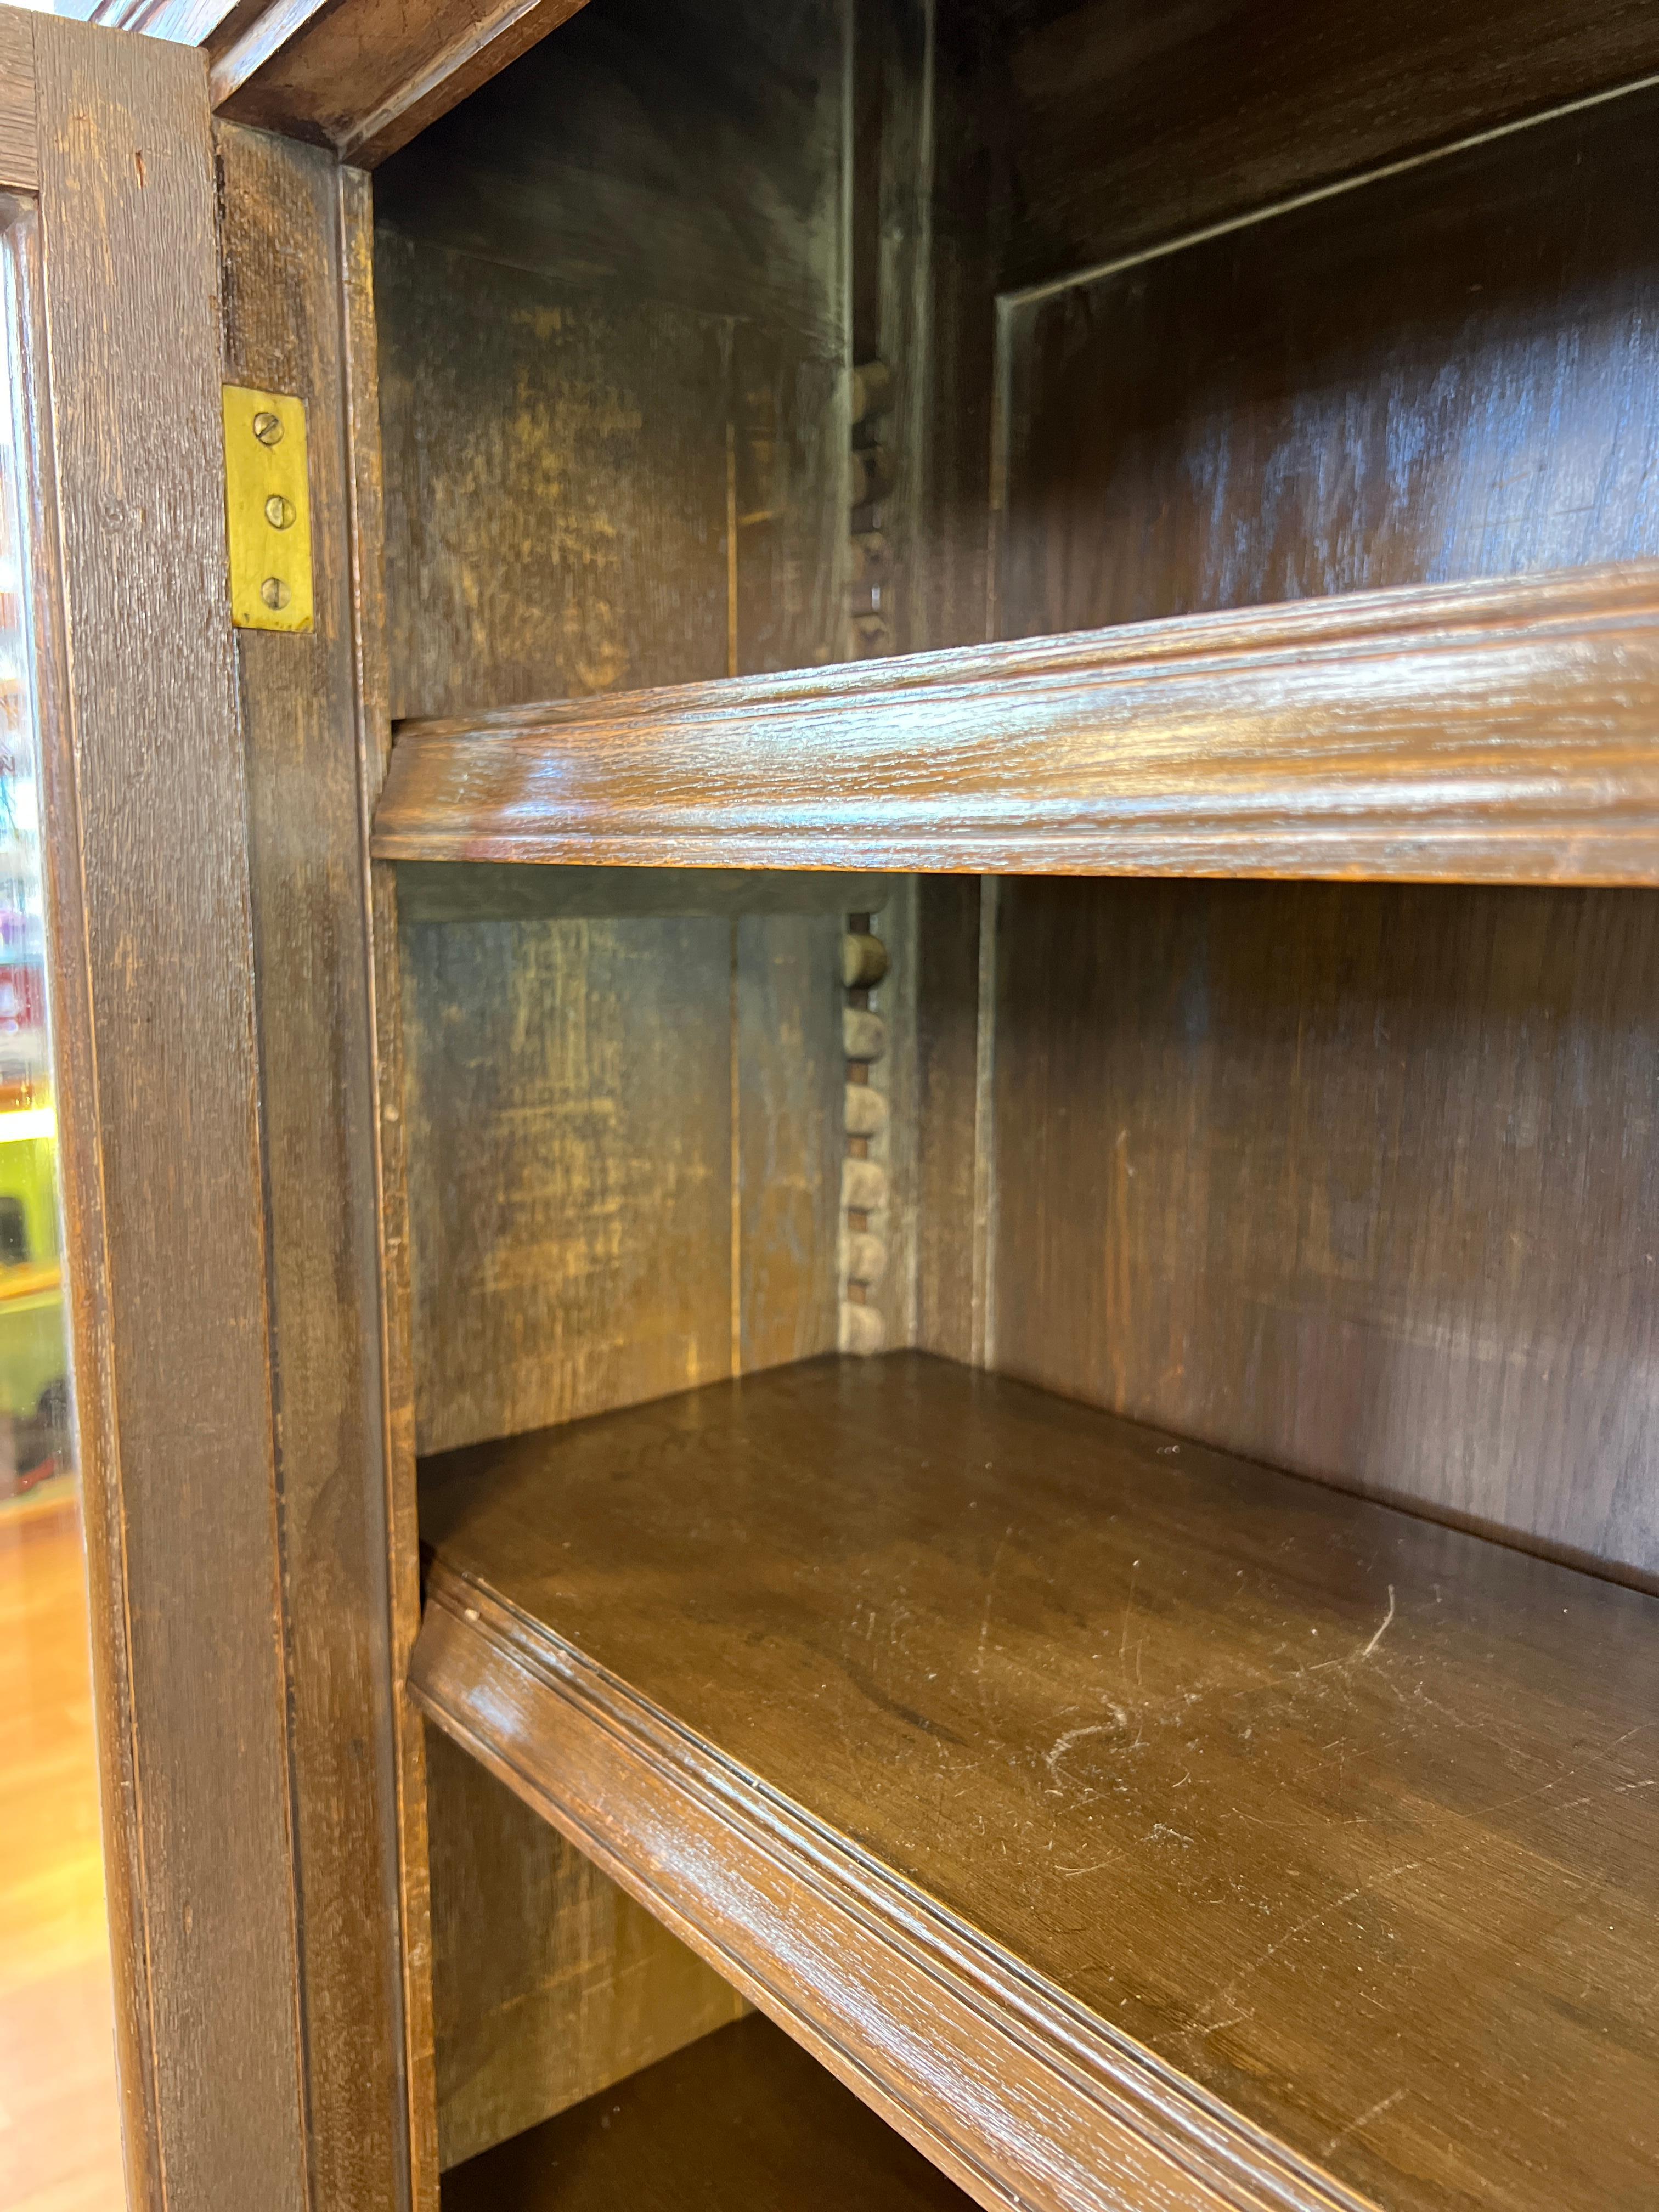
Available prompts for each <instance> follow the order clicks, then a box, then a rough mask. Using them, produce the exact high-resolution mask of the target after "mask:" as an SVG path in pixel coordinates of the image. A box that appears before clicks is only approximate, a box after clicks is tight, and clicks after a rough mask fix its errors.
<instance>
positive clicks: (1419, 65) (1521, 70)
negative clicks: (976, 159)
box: [995, 0, 1659, 285]
mask: <svg viewBox="0 0 1659 2212" xmlns="http://www.w3.org/2000/svg"><path fill="white" fill-rule="evenodd" d="M997 15H998V19H999V30H1000V38H1001V41H1002V43H1001V46H1000V50H999V51H998V52H997V54H996V58H995V81H996V82H997V85H998V87H999V88H1000V94H1001V98H1002V103H1003V106H1004V110H1005V113H1006V124H1005V128H1006V134H1007V139H1008V143H1009V149H1010V155H1009V161H1010V169H1011V172H1012V174H1011V179H1010V185H1009V196H1010V199H1011V202H1012V217H1011V221H1010V227H1009V240H1008V246H1007V249H1006V256H1005V258H1004V262H1003V267H1002V274H1001V281H1002V283H1004V284H1005V285H1017V284H1021V283H1032V282H1037V281H1042V280H1044V279H1047V278H1051V277H1054V276H1064V275H1066V274H1068V273H1069V272H1071V271H1073V270H1078V269H1080V268H1086V267H1087V266H1088V265H1089V264H1091V263H1099V262H1103V261H1108V260H1111V259H1113V258H1115V257H1117V256H1118V255H1120V254H1122V253H1126V252H1131V251H1133V249H1134V248H1136V247H1138V246H1145V245H1147V244H1150V243H1152V242H1153V241H1156V240H1164V239H1169V238H1176V237H1180V236H1182V234H1185V233H1188V232H1189V231H1192V230H1195V229H1197V228H1200V227H1201V226H1202V225H1205V224H1207V223H1212V222H1219V221H1225V220H1226V219H1227V218H1229V217H1231V216H1237V215H1238V214H1239V213H1241V212H1243V210H1248V209H1250V208H1253V207H1260V206H1261V205H1263V204H1267V203H1269V202H1272V201H1275V200H1279V199H1282V198H1285V197H1289V196H1291V195H1292V194H1294V193H1297V192H1299V191H1309V190H1311V189H1315V188H1317V187H1319V186H1322V185H1328V184H1330V183H1332V182H1334V181H1335V180H1338V179H1342V178H1344V177H1349V176H1352V175H1353V174H1355V173H1358V172H1363V171H1365V170H1367V169H1370V168H1374V167H1378V166H1381V165H1382V164H1384V163H1386V162H1389V161H1397V160H1401V159H1402V158H1407V157H1410V156H1412V155H1419V154H1422V153H1424V152H1425V151H1427V150H1429V149H1433V148H1435V147H1441V146H1444V145H1447V144H1448V143H1452V142H1454V141H1455V140H1457V139H1459V138H1462V137H1466V136H1468V135H1470V134H1473V133H1476V132H1479V131H1490V130H1492V129H1495V128H1497V127H1498V126H1501V125H1504V124H1506V123H1510V122H1512V121H1514V120H1516V118H1521V117H1525V116H1528V115H1534V114H1537V113H1539V112H1541V111H1543V110H1545V109H1547V108H1549V107H1551V106H1557V105H1559V104H1562V103H1565V102H1567V101H1571V100H1579V99H1583V98H1584V97H1586V96H1588V95H1589V94H1595V93H1598V92H1601V91H1604V90H1606V89H1607V88H1611V87H1614V86H1617V85H1620V84H1624V83H1628V82H1632V81H1633V80H1635V79H1637V78H1639V77H1642V76H1647V75H1650V73H1651V72H1653V71H1654V70H1656V69H1659V28H1656V25H1655V23H1654V21H1653V19H1652V18H1651V16H1650V15H1648V13H1647V12H1646V11H1645V10H1644V9H1638V8H1630V7H1626V6H1625V5H1623V4H1622V0H1593V4H1591V5H1590V6H1588V7H1584V8H1578V9H1564V8H1562V7H1561V6H1559V4H1558V0H1465V4H1464V5H1462V6H1460V7H1456V8H1443V7H1437V6H1435V5H1434V4H1433V0H1384V4H1382V5H1379V6H1376V7H1371V8H1367V9H1363V10H1361V9H1354V10H1349V11H1345V12H1344V13H1343V14H1342V15H1340V16H1333V15H1331V14H1330V13H1329V11H1328V10H1327V9H1323V8H1322V7H1320V6H1319V5H1318V4H1317V0H1289V4H1285V0H1212V4H1206V6H1204V7H1201V8H1195V9H1180V10H1172V9H1167V8H1160V7H1159V6H1158V0H1130V4H1127V5H1125V4H1121V0H1012V5H1009V6H1006V7H1004V8H1001V9H998V10H997Z"/></svg>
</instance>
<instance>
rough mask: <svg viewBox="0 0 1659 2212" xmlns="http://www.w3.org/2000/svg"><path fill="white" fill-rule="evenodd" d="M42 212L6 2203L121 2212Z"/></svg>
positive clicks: (8, 1562)
mask: <svg viewBox="0 0 1659 2212" xmlns="http://www.w3.org/2000/svg"><path fill="white" fill-rule="evenodd" d="M8 218H10V220H8ZM28 221H29V216H28V212H27V210H17V209H15V207H14V206H12V205H11V204H8V203H4V202H0V279H3V286H4V302H3V304H4V311H5V313H4V324H3V327H0V337H3V339H4V341H5V350H6V357H7V371H8V373H7V374H6V376H5V378H4V380H3V388H0V2212H120V2208H121V2206H122V2204H123V2202H124V2190H123V2184H122V2172H121V2145H120V2131H119V2120H118V2111H119V2106H118V2097H117V2091H116V2079H115V2054H114V2034H113V2030H114V2015H113V2010H112V2002H111V1984H110V1954H109V1936H108V1923H107V1921H106V1914H105V1905H104V1865H103V1856H102V1850H101V1841H100V1816H99V1796H98V1764H97V1756H96V1752H95V1747H94V1734H93V1705H92V1687H91V1680H90V1666H89V1661H90V1653H89V1648H88V1633H87V1627H88V1623H87V1577H86V1562H85V1558H84V1555H83V1552H82V1538H81V1516H80V1500H79V1495H78V1490H77V1486H76V1476H75V1471H74V1468H73V1466H72V1463H71V1462H72V1456H73V1442H72V1433H71V1430H70V1387H69V1376H70V1363H69V1355H68V1348H67V1344H66V1330H65V1319H66V1309H65V1301H64V1274H63V1263H64V1249H63V1236H62V1231H61V1228H60V1223H59V1212H58V1134H57V1115H56V1110H55V1108H56V1101H55V1099H54V1097H53V1091H52V1057H51V1052H50V1048H49V1037H48V1030H47V1016H48V999H47V988H46V986H47V974H46V915H45V890H44V882H43V874H44V871H43V866H42V860H43V854H42V830H43V828H44V826H45V825H44V823H43V821H42V810H41V786H40V743H39V727H38V723H37V720H36V714H35V705H34V700H33V668H34V663H33V650H32V642H31V631H32V623H33V620H34V619H35V614H34V611H33V610H32V609H31V605H30V591H29V574H30V572H29V562H28V553H29V544H28V539H27V516H28V506H27V500H26V498H25V497H24V493H25V490H26V489H27V473H28V472H27V465H26V463H27V453H26V449H25V446H24V441H23V436H22V426H23V423H24V422H25V421H26V419H27V417H26V414H25V410H24V407H23V404H22V397H21V395H22V394H23V392H25V391H26V389H27V386H25V385H24V383H23V381H22V371H21V367H20V356H21V328H22V323H21V313H20V289H21V278H22V276H23V274H24V271H25V270H26V268H27V263H26V261H25V259H24V254H25V251H26V248H25V246H24V243H23V242H22V241H23V240H24V236H25V227H26V226H27V222H28Z"/></svg>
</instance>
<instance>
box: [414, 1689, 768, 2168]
mask: <svg viewBox="0 0 1659 2212" xmlns="http://www.w3.org/2000/svg"><path fill="white" fill-rule="evenodd" d="M427 1775H428V1788H429V1790H430V1793H431V1802H432V1805H433V1808H434V1810H435V1812H437V1813H438V1814H439V1815H440V1817H439V1818H438V1819H437V1820H435V1822H434V1825H433V1828H432V1853H433V1865H432V1897H433V1905H434V1924H433V1944H434V1959H433V1972H434V1978H435V1984H436V1990H435V1995H436V2012H437V2020H438V2048H437V2059H438V2123H439V2148H440V2155H441V2161H442V2163H443V2165H444V2166H447V2167H453V2166H455V2165H456V2163H457V2162H458V2161H459V2160H463V2159H468V2158H471V2157H472V2156H474V2155H475V2154H477V2152H479V2151H480V2150H484V2149H488V2148H489V2146H490V2145H491V2144H492V2143H498V2142H505V2141H506V2140H507V2137H509V2136H518V2135H520V2133H521V2132H522V2131H523V2130H525V2129H526V2128H534V2127H535V2126H536V2124H537V2123H538V2122H541V2121H544V2120H545V2119H546V2118H547V2117H548V2115H549V2114H550V2113H551V2112H563V2111H564V2110H565V2109H566V2108H567V2107H568V2106H572V2105H575V2104H578V2103H580V2100H583V2099H584V2098H586V2097H590V2096H592V2094H594V2093H596V2092H598V2091H601V2090H605V2089H608V2088H610V2087H611V2085H612V2084H613V2083H615V2082H618V2081H622V2080H623V2078H624V2077H625V2076H626V2075H630V2074H635V2073H637V2072H638V2070H639V2069H641V2067H644V2066H649V2065H651V2064H653V2063H654V2062H655V2061H656V2060H659V2059H660V2058H663V2057H666V2055H667V2054H668V2053H669V2052H670V2051H677V2050H678V2049H679V2048H680V2047H681V2046H682V2045H684V2044H686V2043H690V2042H691V2041H693V2040H695V2039H696V2038H697V2037H699V2036H702V2035H705V2034H707V2033H708V2032H709V2031H710V2030H711V2029H715V2028H720V2027H725V2026H726V2024H727V2023H728V2022H729V2021H732V2020H735V2019H736V2018H738V2015H740V2014H741V2013H742V2012H743V2010H744V2002H743V1999H742V1998H741V1997H740V1996H738V1993H737V1991H736V1990H732V1989H731V1988H729V1987H728V1986H727V1985H726V1984H725V1983H724V1982H721V1981H720V1980H719V1979H717V1978H716V1977H715V1976H714V1975H713V1974H711V1973H710V1972H708V1968H707V1967H706V1966H704V1965H703V1964H702V1961H701V1960H699V1959H698V1958H696V1956H695V1955H694V1954H692V1953H691V1952H690V1951H688V1950H687V1949H686V1948H685V1947H684V1944H682V1943H680V1942H678V1941H677V1940H676V1939H675V1938H674V1937H673V1936H671V1935H669V1933H668V1932H667V1930H666V1929H664V1928H663V1927H662V1926H661V1925H660V1924H659V1923H658V1922H657V1921H655V1920H653V1918H652V1917H651V1915H650V1914H649V1913H648V1912H647V1911H645V1910H644V1908H643V1907H642V1906H641V1905H636V1904H635V1901H634V1899H632V1898H631V1897H629V1895H628V1894H627V1893H625V1892H624V1891H622V1890H619V1889H618V1888H617V1887H616V1885H615V1884H614V1883H613V1882H611V1881H609V1880H608V1879H607V1878H606V1876H605V1875H603V1874H601V1873H600V1872H599V1869H598V1867H597V1866H595V1865H594V1864H593V1863H592V1860H591V1859H587V1858H584V1857H583V1856H582V1854H581V1853H580V1851H578V1850H574V1849H573V1848H572V1846H571V1845H570V1844H568V1843H567V1842H566V1841H565V1839H564V1838H563V1837H562V1836H561V1835H560V1834H559V1832H558V1831H557V1830H556V1829H554V1828H550V1827H549V1826H547V1824H546V1822H545V1821H544V1820H538V1819H537V1818H536V1816H535V1814H533V1813H532V1812H531V1811H530V1809H529V1808H528V1807H526V1805H524V1804H522V1803H521V1802H520V1801H519V1799H517V1798H516V1797H514V1796H512V1795H511V1793H510V1792H509V1791H507V1790H503V1789H502V1787H501V1784H500V1783H498V1782H496V1781H495V1780H493V1779H492V1778H491V1777H490V1776H489V1775H488V1774H487V1773H486V1772H485V1771H484V1770H483V1767H481V1766H480V1765H478V1763H477V1760H476V1759H470V1758H468V1757H467V1755H466V1754H465V1752H462V1751H460V1750H459V1749H457V1747H455V1746H454V1745H453V1744H452V1743H451V1742H450V1741H448V1739H447V1737H445V1736H443V1735H439V1734H438V1733H437V1732H436V1731H435V1730H429V1731H428V1749H427ZM452 2191H453V2182H452V2181H451V2180H448V2179H446V2181H445V2184H444V2203H445V2204H446V2206H448V2205H449V2203H450V2198H451V2194H452Z"/></svg>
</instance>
